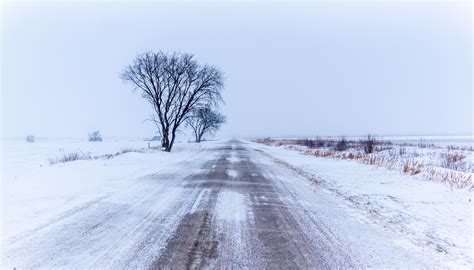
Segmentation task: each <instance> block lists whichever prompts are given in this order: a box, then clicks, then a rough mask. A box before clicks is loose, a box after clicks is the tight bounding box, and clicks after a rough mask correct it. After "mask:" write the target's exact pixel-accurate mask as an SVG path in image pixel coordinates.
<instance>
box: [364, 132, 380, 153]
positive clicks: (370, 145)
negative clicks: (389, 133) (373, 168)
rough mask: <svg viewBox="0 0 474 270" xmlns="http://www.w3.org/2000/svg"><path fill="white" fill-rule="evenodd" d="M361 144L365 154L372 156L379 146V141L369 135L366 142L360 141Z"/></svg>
mask: <svg viewBox="0 0 474 270" xmlns="http://www.w3.org/2000/svg"><path fill="white" fill-rule="evenodd" d="M360 144H361V145H362V148H364V152H365V153H366V154H371V153H373V152H374V150H375V145H376V144H377V140H376V139H375V137H374V136H372V135H370V134H369V135H367V138H366V139H364V140H360Z"/></svg>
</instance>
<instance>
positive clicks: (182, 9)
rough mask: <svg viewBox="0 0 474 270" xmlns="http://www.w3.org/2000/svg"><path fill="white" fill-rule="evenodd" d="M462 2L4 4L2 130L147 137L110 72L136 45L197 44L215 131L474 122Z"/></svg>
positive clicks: (354, 130) (133, 99) (138, 112)
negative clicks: (219, 91)
mask: <svg viewBox="0 0 474 270" xmlns="http://www.w3.org/2000/svg"><path fill="white" fill-rule="evenodd" d="M471 10H472V9H471V4H470V3H469V2H464V3H462V2H444V3H440V2H433V3H426V2H425V3H407V2H403V3H383V2H378V3H375V2H365V3H347V2H337V3H336V2H333V3H323V2H319V3H269V2H261V3H250V2H246V3H245V2H240V3H238V2H236V3H221V4H216V3H189V2H188V3H174V4H173V3H132V1H130V3H123V2H122V3H113V2H109V3H103V2H102V3H96V2H88V3H68V4H66V3H57V2H56V3H55V2H49V3H42V4H31V3H16V4H13V3H10V4H4V5H3V7H2V58H1V62H2V70H1V75H2V78H1V88H2V89H1V94H2V95H1V96H2V136H3V137H4V138H5V137H17V136H19V137H24V136H26V135H27V134H35V135H36V136H46V137H84V136H86V135H87V133H89V132H91V131H92V130H96V129H99V130H101V131H102V133H103V134H104V136H121V137H131V136H138V137H143V136H149V135H152V134H153V132H154V126H153V125H152V124H151V123H149V122H143V120H144V119H145V118H147V117H148V115H149V114H150V113H151V110H150V108H149V105H148V104H147V103H146V102H145V101H144V100H142V99H141V98H140V96H139V95H138V94H137V93H133V92H132V88H131V86H130V85H127V84H124V83H123V82H122V81H121V80H120V79H119V74H120V72H121V71H122V69H123V68H124V67H125V66H126V65H127V64H129V63H130V62H131V61H132V60H133V58H134V57H135V56H136V54H137V53H140V52H143V51H148V50H152V51H158V50H163V51H167V52H172V51H181V52H191V53H194V54H195V55H196V57H197V59H198V60H199V61H201V62H203V63H209V64H212V65H215V66H218V67H220V68H221V69H222V70H223V71H224V73H225V77H226V81H225V90H224V99H225V105H224V106H222V108H221V109H222V111H223V112H224V114H225V115H226V116H227V118H228V122H227V124H226V125H225V126H224V127H223V129H222V131H221V132H220V133H219V135H220V136H235V137H247V136H310V135H359V134H367V133H375V134H378V135H385V134H387V135H410V134H411V135H428V134H436V135H440V134H469V133H470V132H471V130H472V120H473V119H472V112H473V111H472V103H473V97H472V22H471V20H472V18H471V16H472V15H471Z"/></svg>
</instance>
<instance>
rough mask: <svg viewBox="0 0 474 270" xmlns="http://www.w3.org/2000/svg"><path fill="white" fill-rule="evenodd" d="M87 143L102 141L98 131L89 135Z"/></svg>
mask: <svg viewBox="0 0 474 270" xmlns="http://www.w3.org/2000/svg"><path fill="white" fill-rule="evenodd" d="M89 141H90V142H101V141H102V135H100V131H99V130H96V131H94V132H92V133H90V134H89Z"/></svg>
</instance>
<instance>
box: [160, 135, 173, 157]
mask: <svg viewBox="0 0 474 270" xmlns="http://www.w3.org/2000/svg"><path fill="white" fill-rule="evenodd" d="M161 133H162V136H163V138H161V149H162V150H163V151H166V152H170V151H171V147H170V140H169V138H168V137H169V135H168V130H163V132H161Z"/></svg>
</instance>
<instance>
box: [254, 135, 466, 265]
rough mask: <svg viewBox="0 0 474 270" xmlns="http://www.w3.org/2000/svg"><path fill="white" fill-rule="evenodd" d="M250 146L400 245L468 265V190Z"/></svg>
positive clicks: (439, 261)
mask: <svg viewBox="0 0 474 270" xmlns="http://www.w3.org/2000/svg"><path fill="white" fill-rule="evenodd" d="M255 147H256V148H257V149H259V150H261V151H264V152H265V153H267V154H268V155H270V156H271V157H272V158H273V159H274V160H275V161H276V162H277V163H280V164H282V165H283V166H286V167H288V168H290V169H292V170H294V171H295V172H296V173H299V174H301V175H303V176H305V177H306V178H307V179H308V180H309V181H313V182H314V183H317V184H318V186H320V187H321V188H323V189H324V190H327V192H330V193H332V194H334V195H335V196H339V197H341V198H342V199H344V200H345V201H346V204H347V206H348V207H351V208H354V209H356V210H357V211H356V212H358V213H359V214H360V215H359V218H361V219H364V220H366V221H368V222H371V223H376V224H379V225H381V226H383V227H384V228H385V229H386V230H387V231H389V232H390V234H392V233H395V234H396V235H398V237H397V240H396V241H398V242H400V244H401V245H402V246H404V247H406V248H407V249H412V250H413V252H419V250H423V251H424V254H423V256H428V255H429V256H430V257H429V258H428V259H429V260H432V261H433V262H436V263H435V265H447V266H451V267H454V268H456V267H461V266H462V267H468V268H472V267H473V263H474V260H473V258H474V254H473V251H474V249H473V243H474V239H473V236H474V226H473V225H474V223H473V216H474V212H473V210H474V208H473V203H474V200H473V199H474V198H473V192H472V191H469V190H468V189H460V190H459V189H452V188H450V187H448V186H446V185H444V184H442V183H437V182H430V181H424V180H422V179H420V178H417V177H414V176H411V175H407V174H402V173H401V172H397V171H393V170H387V169H385V168H381V167H375V166H369V165H365V164H361V163H359V162H356V161H350V160H341V159H334V158H323V157H315V156H311V155H305V154H303V153H302V152H300V151H295V150H291V149H288V148H285V147H275V146H267V145H262V144H259V145H256V146H255ZM390 234H387V235H390ZM420 255H422V254H420Z"/></svg>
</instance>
